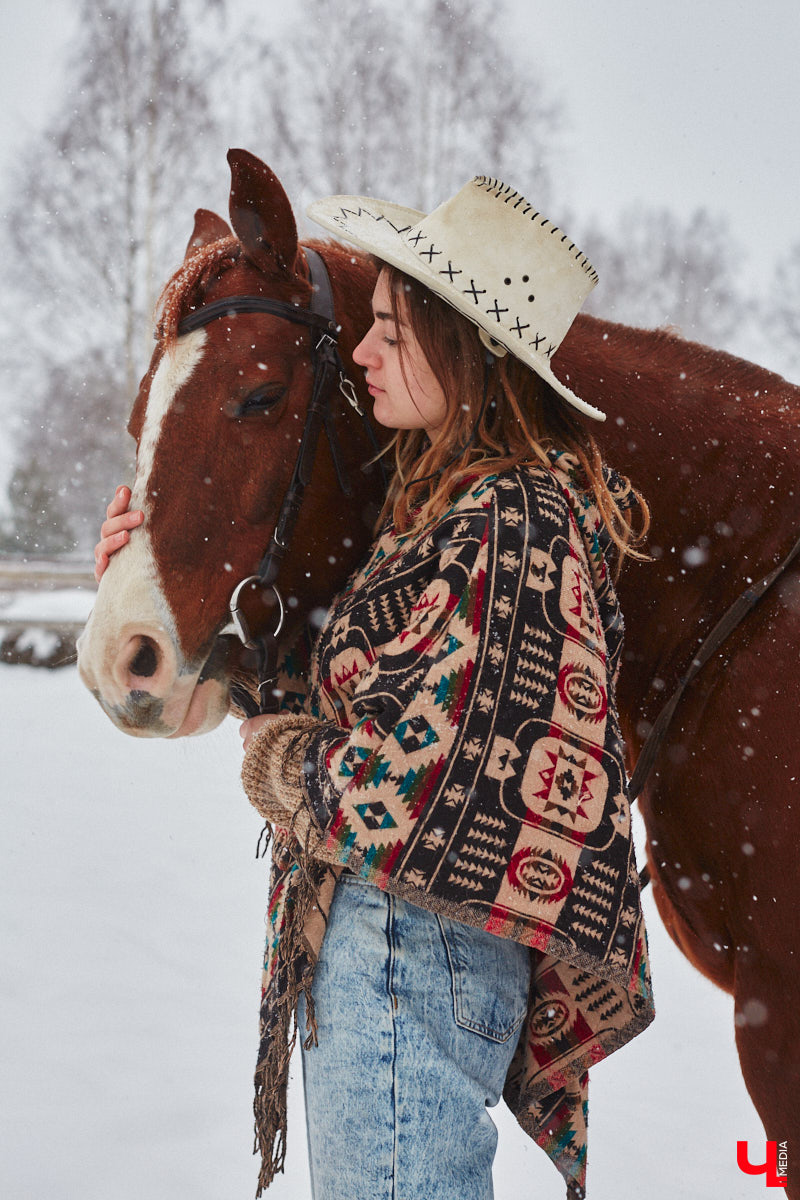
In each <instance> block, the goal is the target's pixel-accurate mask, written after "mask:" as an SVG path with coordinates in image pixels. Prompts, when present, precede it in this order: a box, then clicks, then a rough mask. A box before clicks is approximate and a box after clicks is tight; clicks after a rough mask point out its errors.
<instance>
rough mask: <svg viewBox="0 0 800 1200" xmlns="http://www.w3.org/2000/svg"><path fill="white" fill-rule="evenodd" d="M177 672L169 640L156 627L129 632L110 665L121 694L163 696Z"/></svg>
mask: <svg viewBox="0 0 800 1200" xmlns="http://www.w3.org/2000/svg"><path fill="white" fill-rule="evenodd" d="M176 674H177V662H176V657H175V650H174V648H173V646H172V643H171V641H170V639H169V638H168V637H167V636H166V635H165V634H163V633H161V632H160V631H159V630H155V629H148V630H147V632H146V633H145V632H143V631H142V632H137V633H132V634H130V635H129V637H128V638H127V639H126V640H125V641H124V643H123V645H122V646H121V648H120V650H119V652H118V654H117V657H116V661H115V663H114V667H113V676H114V681H115V683H116V684H117V686H118V687H119V688H120V689H121V690H122V692H123V693H124V694H129V693H131V692H138V693H148V694H150V695H156V696H163V695H165V694H166V693H168V692H169V690H170V689H171V688H172V686H173V685H174V682H175V678H176Z"/></svg>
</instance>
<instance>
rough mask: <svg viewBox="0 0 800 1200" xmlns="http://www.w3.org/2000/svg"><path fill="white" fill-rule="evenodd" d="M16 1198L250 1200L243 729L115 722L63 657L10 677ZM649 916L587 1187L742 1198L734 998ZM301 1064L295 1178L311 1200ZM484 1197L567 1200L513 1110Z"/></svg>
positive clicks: (252, 955) (249, 891) (8, 877)
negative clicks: (163, 729)
mask: <svg viewBox="0 0 800 1200" xmlns="http://www.w3.org/2000/svg"><path fill="white" fill-rule="evenodd" d="M0 728H2V730H3V792H4V804H3V816H2V821H3V837H2V846H3V852H2V853H3V859H2V863H0V898H1V899H2V912H3V916H2V921H1V922H0V954H2V962H3V967H4V970H3V974H2V982H0V1022H1V1025H2V1029H3V1034H4V1041H5V1044H4V1047H3V1078H4V1085H5V1086H4V1087H3V1090H2V1099H1V1100H0V1105H2V1124H3V1128H4V1130H5V1134H4V1139H3V1140H4V1151H3V1156H2V1165H0V1195H2V1196H3V1197H5V1198H7V1200H29V1198H30V1197H33V1196H44V1197H49V1198H52V1200H141V1198H142V1197H146V1198H147V1200H183V1198H184V1197H185V1198H188V1197H192V1200H234V1198H236V1200H245V1198H247V1197H251V1196H253V1195H254V1192H255V1180H256V1165H255V1160H254V1159H253V1158H252V1157H251V1155H250V1150H251V1145H252V1143H251V1073H252V1066H253V1062H254V1056H255V1050H256V1017H257V1007H258V991H259V983H260V956H261V942H262V936H263V921H264V910H265V907H266V887H267V879H266V865H265V863H264V862H263V861H261V860H256V859H255V857H254V850H255V845H256V840H257V837H258V833H259V830H260V824H261V823H260V821H259V819H258V817H257V816H256V814H255V813H254V812H253V811H252V810H251V809H250V807H249V806H248V804H247V802H246V800H245V798H244V795H243V793H242V791H241V787H240V784H239V781H238V764H239V760H240V757H241V750H240V743H239V739H238V736H237V728H236V725H235V723H234V722H226V724H225V725H224V726H223V727H222V728H221V729H220V730H218V731H217V732H216V733H214V734H212V735H209V736H207V737H205V738H201V739H197V740H191V741H186V742H174V743H173V742H163V741H149V740H135V739H131V738H127V737H125V736H124V735H123V734H120V733H118V732H117V731H116V730H115V729H114V728H113V727H112V726H111V724H110V723H109V722H108V721H107V720H106V718H105V717H104V716H103V715H102V713H101V711H100V709H99V707H98V706H97V705H96V704H95V702H94V700H93V699H92V698H91V697H90V696H89V694H88V693H87V692H86V691H84V689H83V688H82V687H81V685H80V683H79V681H78V677H77V673H76V672H75V670H74V668H69V669H63V670H60V671H57V672H49V671H41V670H35V669H33V668H29V667H10V666H5V667H0ZM646 905H647V911H648V915H649V929H650V940H651V948H652V958H653V970H654V983H655V988H656V1000H657V1005H658V1009H659V1013H658V1017H657V1019H656V1021H655V1023H654V1025H653V1026H651V1028H650V1029H649V1030H648V1031H647V1032H646V1033H644V1034H643V1035H642V1036H641V1037H639V1038H638V1039H637V1040H636V1041H635V1042H634V1043H633V1044H632V1045H630V1046H629V1047H627V1048H626V1049H624V1050H622V1051H620V1052H619V1053H617V1054H616V1055H614V1056H613V1057H612V1058H611V1059H610V1060H609V1061H608V1062H606V1063H604V1064H601V1065H600V1066H599V1067H598V1068H596V1069H595V1071H594V1072H593V1076H592V1087H591V1100H590V1103H591V1110H590V1130H591V1132H590V1143H589V1155H590V1159H589V1197H590V1200H641V1198H642V1197H643V1196H646V1197H647V1198H648V1200H684V1198H685V1200H700V1198H703V1200H705V1198H706V1197H708V1196H714V1197H725V1198H726V1200H747V1198H749V1197H752V1196H754V1195H755V1194H757V1193H758V1192H759V1191H760V1189H761V1188H763V1186H764V1183H763V1179H762V1178H760V1177H754V1178H751V1177H748V1176H745V1175H743V1174H741V1173H740V1172H739V1171H738V1169H737V1167H736V1142H737V1140H748V1141H749V1142H750V1151H751V1153H750V1157H751V1161H753V1162H763V1161H764V1154H763V1151H764V1132H763V1128H762V1126H761V1124H760V1122H759V1120H758V1118H757V1116H756V1114H755V1111H754V1109H753V1107H752V1105H751V1103H750V1101H749V1099H748V1097H747V1093H746V1091H745V1088H744V1085H743V1083H742V1080H741V1076H740V1074H739V1070H738V1063H737V1058H736V1052H735V1048H734V1044H733V1013H732V1003H731V1000H730V998H729V997H727V996H725V995H723V994H722V993H720V992H718V991H717V990H716V989H714V988H713V987H712V986H711V984H709V983H708V982H707V981H705V980H704V979H702V978H701V977H700V976H699V975H698V974H697V973H696V972H694V971H693V970H692V969H691V968H690V967H689V966H688V964H687V963H686V962H685V960H684V959H683V958H682V957H681V956H680V954H679V953H678V952H677V950H675V949H674V948H673V947H672V945H671V943H670V942H669V940H668V938H667V936H666V934H665V933H664V930H663V928H662V927H661V925H660V924H659V921H658V918H657V916H656V915H655V913H654V911H653V907H652V898H651V897H650V896H648V898H647V900H646ZM298 1074H299V1065H298V1064H295V1068H294V1082H293V1087H292V1090H291V1094H290V1128H289V1153H288V1159H287V1171H286V1175H285V1177H283V1178H279V1179H278V1181H277V1182H276V1183H275V1184H274V1185H273V1187H272V1188H271V1189H270V1190H269V1192H268V1193H267V1195H268V1196H269V1197H270V1200H309V1197H310V1188H309V1183H308V1170H307V1167H306V1162H305V1137H304V1133H303V1127H302V1119H303V1118H302V1096H301V1086H300V1085H299V1082H298ZM495 1118H496V1120H497V1121H498V1124H499V1126H500V1147H499V1150H498V1157H497V1163H496V1168H495V1180H496V1182H495V1195H496V1200H512V1197H513V1198H514V1200H521V1198H527V1197H530V1198H531V1200H534V1198H535V1200H549V1198H553V1200H562V1197H563V1188H562V1186H561V1184H560V1180H559V1178H558V1176H557V1175H556V1173H555V1172H554V1170H553V1168H552V1167H551V1166H550V1165H549V1163H548V1162H547V1160H546V1159H545V1157H544V1155H543V1154H542V1153H541V1151H539V1150H538V1149H537V1148H536V1147H534V1146H532V1145H531V1144H530V1143H529V1142H528V1140H527V1139H526V1138H525V1136H524V1135H523V1134H522V1133H521V1132H520V1131H519V1130H518V1129H517V1127H516V1126H515V1124H514V1122H513V1119H512V1118H511V1117H510V1116H509V1114H508V1113H507V1112H505V1111H500V1112H499V1113H498V1110H495Z"/></svg>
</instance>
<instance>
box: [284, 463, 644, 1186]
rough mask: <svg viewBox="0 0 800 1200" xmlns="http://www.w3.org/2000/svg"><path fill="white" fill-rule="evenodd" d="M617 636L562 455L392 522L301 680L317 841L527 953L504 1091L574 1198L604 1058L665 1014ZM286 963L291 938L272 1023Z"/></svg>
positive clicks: (591, 520) (373, 877)
mask: <svg viewBox="0 0 800 1200" xmlns="http://www.w3.org/2000/svg"><path fill="white" fill-rule="evenodd" d="M622 636H623V626H622V619H621V615H620V612H619V607H618V604H617V599H616V594H615V592H614V589H613V585H612V583H611V580H610V576H609V573H608V570H607V568H606V561H605V557H604V536H603V529H602V524H601V522H600V518H599V514H598V513H597V511H596V509H595V508H594V506H593V504H592V503H590V501H589V499H588V498H587V496H586V494H585V493H583V492H582V491H581V490H580V488H579V487H577V486H576V471H575V464H574V462H572V461H571V460H570V459H569V458H568V457H567V456H566V455H560V456H558V457H557V458H556V459H555V461H554V465H553V468H552V469H551V470H549V471H548V470H546V469H544V468H541V467H532V468H518V469H516V470H514V471H512V472H509V473H508V474H504V475H500V476H488V477H483V478H478V479H473V480H472V481H470V483H469V484H468V485H466V486H464V487H463V488H462V490H461V492H460V494H459V495H457V496H456V497H455V500H454V503H453V506H452V508H451V509H450V510H449V512H448V513H446V514H445V515H444V516H443V517H442V518H440V519H439V520H438V521H437V522H436V523H435V525H434V526H432V527H431V528H430V529H429V530H425V531H423V532H422V533H421V534H417V535H415V536H410V537H409V536H402V535H398V534H397V533H396V531H394V530H393V529H392V528H391V527H388V528H387V529H385V530H384V531H383V533H382V534H381V536H380V537H379V538H378V540H377V542H376V543H375V545H374V546H373V548H372V551H371V553H370V555H369V557H368V559H367V561H366V562H365V563H364V565H363V566H362V567H361V568H360V569H359V570H358V571H357V572H356V573H355V575H354V576H353V578H352V579H351V580H350V582H349V584H348V586H347V587H346V588H345V589H344V591H343V592H342V593H340V595H339V596H337V597H336V599H335V600H334V601H333V603H332V605H331V608H330V610H329V613H328V617H327V620H326V622H325V624H324V626H323V628H322V630H321V632H320V635H319V638H318V640H317V643H316V646H315V648H314V652H313V655H312V658H311V662H310V665H309V668H308V676H307V680H306V681H305V682H306V683H307V694H306V697H305V711H306V712H308V713H309V714H310V715H312V716H314V717H316V718H317V719H318V720H319V723H320V724H319V728H318V729H317V730H316V731H313V732H312V733H311V734H310V735H309V737H308V742H307V747H306V756H305V757H306V762H305V769H304V778H303V781H302V785H303V790H304V792H305V795H306V799H307V802H308V805H309V808H310V810H311V812H312V813H313V814H314V816H315V819H316V822H317V824H318V826H319V828H320V830H322V836H321V837H320V840H319V844H318V845H317V846H316V848H315V850H314V854H315V857H318V858H320V859H322V860H324V861H326V862H328V863H330V864H332V865H335V866H339V867H342V866H346V867H347V868H348V869H349V870H352V871H355V872H357V873H358V874H360V875H362V876H363V877H364V878H366V879H369V880H370V881H372V882H374V883H375V884H377V885H378V886H380V887H383V888H386V889H388V890H390V891H392V892H394V893H396V894H398V895H402V896H404V897H406V898H407V899H408V900H410V901H412V902H413V903H416V904H419V905H421V906H423V907H425V908H428V909H430V910H433V911H438V912H441V913H444V914H446V915H448V916H451V917H453V918H455V919H457V920H461V921H464V922H466V923H467V924H471V925H475V926H479V927H481V928H483V929H486V930H489V931H490V932H492V933H495V934H497V935H499V936H503V937H512V938H514V939H516V940H517V941H520V942H522V943H524V944H526V945H528V946H529V947H530V948H531V951H532V953H533V955H534V958H533V966H534V987H533V989H532V995H531V1002H530V1006H529V1011H528V1014H527V1019H526V1023H525V1026H524V1030H523V1034H522V1037H521V1039H520V1043H519V1047H518V1050H517V1054H516V1057H515V1059H514V1062H513V1063H512V1066H511V1069H510V1071H509V1075H508V1079H507V1082H506V1089H505V1097H506V1100H507V1102H508V1103H509V1106H510V1107H511V1109H512V1111H513V1112H514V1113H515V1115H516V1116H517V1119H518V1120H519V1121H520V1123H521V1125H522V1126H523V1128H525V1129H526V1131H527V1132H528V1133H529V1134H530V1135H531V1136H532V1137H534V1138H535V1140H536V1141H537V1142H538V1143H539V1144H540V1145H541V1146H543V1148H544V1149H545V1150H546V1151H547V1153H548V1154H549V1155H550V1157H551V1158H552V1159H553V1161H554V1163H555V1165H556V1166H557V1167H558V1169H559V1170H560V1171H561V1173H562V1174H563V1176H564V1177H565V1179H566V1180H567V1182H568V1184H569V1185H570V1195H571V1196H575V1197H580V1196H582V1195H583V1194H584V1189H585V1166H586V1087H587V1071H588V1068H589V1067H590V1066H592V1065H594V1064H595V1063H597V1062H598V1061H600V1060H601V1059H602V1058H604V1057H605V1056H606V1055H607V1054H609V1053H611V1052H612V1051H613V1050H615V1049H616V1048H617V1047H618V1046H620V1045H622V1044H624V1043H625V1042H627V1041H629V1040H630V1039H631V1038H632V1037H633V1036H635V1035H636V1034H637V1033H639V1032H640V1031H641V1030H642V1029H644V1028H645V1027H646V1025H647V1024H648V1023H649V1021H650V1020H651V1019H652V1016H653V1005H652V993H651V988H650V979H649V968H648V958H647V944H646V936H645V931H644V924H643V919H642V912H641V905H640V896H639V879H638V874H637V871H636V865H635V860H634V852H633V843H632V839H631V829H630V810H629V805H628V799H627V795H626V776H625V766H624V759H623V755H624V750H623V743H622V738H621V734H620V730H619V723H618V718H617V711H616V704H615V695H614V692H615V683H616V676H617V671H618V665H619V661H620V654H621V647H622ZM291 686H292V685H291V684H290V685H289V689H290V690H289V693H288V694H291ZM299 695H300V691H299V689H298V692H297V694H296V699H299ZM276 853H277V860H276V864H277V865H276V869H275V871H274V875H273V892H274V893H278V902H277V903H276V905H275V907H274V910H272V911H273V912H274V915H273V925H272V928H273V929H276V928H279V926H280V913H279V911H278V910H279V909H280V906H281V904H282V903H285V901H286V899H287V897H289V898H290V894H291V886H290V880H289V879H288V877H287V871H288V870H289V869H290V867H289V864H290V863H291V854H288V857H287V846H286V845H285V844H283V845H282V844H281V843H280V841H279V842H278V843H277V845H276ZM279 958H280V949H279V939H277V938H275V939H273V940H272V943H271V945H270V946H269V947H268V956H267V963H266V972H265V986H266V993H265V994H266V997H267V999H266V1006H265V1012H264V1014H263V1015H264V1022H265V1024H264V1028H265V1029H268V1028H269V1019H268V1009H269V989H270V981H271V980H272V981H273V982H276V981H277V979H278V977H279V974H280V972H279V971H278V974H277V975H276V974H275V972H276V969H277V967H278V964H279Z"/></svg>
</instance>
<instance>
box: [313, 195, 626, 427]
mask: <svg viewBox="0 0 800 1200" xmlns="http://www.w3.org/2000/svg"><path fill="white" fill-rule="evenodd" d="M308 215H309V216H310V217H311V219H312V220H314V221H316V222H317V224H319V225H321V226H322V227H323V229H327V230H329V232H331V233H336V234H339V235H340V236H341V237H343V238H345V239H346V240H347V241H348V242H353V243H354V244H355V245H356V246H360V247H362V249H364V250H369V252H370V253H371V254H374V255H375V256H376V257H377V258H380V259H383V261H385V262H387V263H391V265H392V266H394V267H399V268H400V270H401V271H405V272H406V274H408V275H411V276H413V278H414V279H418V280H419V281H420V283H424V284H425V286H426V287H429V288H430V289H431V291H432V292H435V293H436V295H437V296H441V298H442V299H443V300H446V301H447V303H448V304H450V305H452V307H453V308H455V309H456V310H457V311H458V312H460V313H462V314H463V315H464V316H465V317H468V318H469V320H470V321H472V322H473V323H474V324H475V325H477V326H478V330H479V333H480V338H481V341H482V342H483V343H484V345H485V346H487V347H488V349H489V350H491V351H492V353H493V354H496V355H497V356H498V357H501V356H502V355H504V354H505V353H506V352H507V351H508V352H509V353H511V354H513V355H515V356H516V357H517V358H519V359H521V360H522V362H524V363H525V364H526V365H527V366H529V367H531V368H532V369H533V370H534V371H536V373H537V374H538V375H540V376H541V377H542V379H544V380H546V381H547V383H549V384H550V386H551V387H552V388H553V390H554V391H556V392H558V394H559V396H563V398H564V399H565V400H566V401H567V403H568V404H571V405H572V406H573V408H576V409H577V410H578V411H579V412H581V413H584V415H585V416H588V417H593V418H594V419H595V420H596V421H604V420H605V413H603V412H601V411H600V409H599V408H594V407H593V405H591V404H587V402H586V401H585V400H581V399H580V398H579V397H578V396H576V395H575V394H574V392H571V391H570V389H569V388H568V387H567V386H566V384H563V383H562V382H561V381H560V380H559V379H558V378H557V377H556V376H555V375H554V374H553V371H552V368H551V366H550V360H551V359H552V357H553V355H554V354H555V352H556V351H557V350H558V347H559V346H560V345H561V342H562V341H563V339H564V337H565V335H566V333H567V330H568V329H569V327H570V325H571V324H572V322H573V321H574V320H575V317H576V316H577V314H578V311H579V309H580V307H581V305H582V304H583V302H584V300H585V299H586V297H587V296H588V294H589V292H590V291H591V290H592V288H593V287H594V286H595V284H596V283H597V272H596V271H595V270H594V268H593V267H592V264H591V263H590V262H589V260H588V259H587V258H586V255H585V254H582V253H581V251H580V250H579V249H578V247H577V246H576V245H575V243H574V242H571V241H570V240H569V238H568V236H567V235H566V234H565V233H563V232H562V231H561V230H560V229H559V228H558V226H556V225H554V224H553V223H552V221H549V220H548V219H547V217H544V216H542V214H541V213H540V212H537V211H536V209H535V208H534V207H533V205H532V204H529V203H528V201H527V200H526V199H525V198H524V196H521V195H520V193H519V192H515V191H514V190H513V189H512V188H510V187H506V185H505V184H503V183H501V182H500V180H499V179H489V178H488V177H487V176H485V175H476V176H475V178H474V179H473V180H472V181H471V182H470V183H467V184H465V186H464V187H463V188H461V190H460V191H459V192H456V194H455V196H453V197H452V199H450V200H446V201H445V203H444V204H440V205H439V207H438V208H436V209H434V211H433V212H432V213H429V214H427V215H426V214H425V213H421V212H417V211H416V209H413V208H402V207H400V205H397V204H390V203H389V202H388V201H385V200H373V199H370V198H369V197H367V196H327V197H326V198H325V199H324V200H316V201H315V202H314V203H313V204H312V205H310V207H309V209H308Z"/></svg>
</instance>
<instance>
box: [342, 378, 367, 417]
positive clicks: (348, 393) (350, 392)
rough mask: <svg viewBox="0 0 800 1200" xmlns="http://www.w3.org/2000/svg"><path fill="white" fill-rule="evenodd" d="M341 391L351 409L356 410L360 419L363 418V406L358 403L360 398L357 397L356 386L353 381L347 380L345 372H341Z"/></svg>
mask: <svg viewBox="0 0 800 1200" xmlns="http://www.w3.org/2000/svg"><path fill="white" fill-rule="evenodd" d="M339 391H340V392H341V393H342V395H343V396H344V398H345V400H346V401H347V403H348V404H349V405H350V407H351V408H354V409H355V410H356V412H357V413H358V415H359V416H360V417H363V415H364V410H363V408H362V407H361V405H360V404H359V403H358V396H357V395H356V386H355V384H354V383H353V381H352V379H348V378H347V376H346V375H345V373H344V371H340V372H339Z"/></svg>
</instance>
